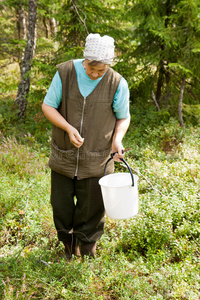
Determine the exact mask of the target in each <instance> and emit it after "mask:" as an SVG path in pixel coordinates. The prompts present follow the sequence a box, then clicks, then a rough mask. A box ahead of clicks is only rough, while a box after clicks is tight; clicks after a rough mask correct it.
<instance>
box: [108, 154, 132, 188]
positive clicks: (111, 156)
mask: <svg viewBox="0 0 200 300" xmlns="http://www.w3.org/2000/svg"><path fill="white" fill-rule="evenodd" d="M116 153H117V152H113V153H111V154H110V158H109V159H108V160H107V162H106V164H105V168H104V176H105V175H106V168H107V165H108V163H109V162H110V161H111V160H112V159H113V157H114V155H115V154H116ZM122 153H123V151H122ZM120 160H121V161H123V163H124V164H125V165H126V166H127V168H128V170H129V172H130V175H131V179H132V186H134V177H133V173H132V171H131V168H130V166H129V165H128V163H127V162H126V161H125V159H124V158H120Z"/></svg>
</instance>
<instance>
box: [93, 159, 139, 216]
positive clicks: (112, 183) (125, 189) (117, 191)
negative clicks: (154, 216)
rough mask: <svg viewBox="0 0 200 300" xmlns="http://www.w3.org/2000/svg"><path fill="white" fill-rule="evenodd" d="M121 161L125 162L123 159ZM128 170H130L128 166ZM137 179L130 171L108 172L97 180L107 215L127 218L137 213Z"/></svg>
mask: <svg viewBox="0 0 200 300" xmlns="http://www.w3.org/2000/svg"><path fill="white" fill-rule="evenodd" d="M123 162H125V163H126V161H125V160H124V159H123ZM126 165H128V164H127V163H126ZM129 171H130V172H131V170H130V167H129ZM137 181H138V176H137V175H133V174H132V172H131V174H130V173H114V174H109V175H106V176H104V177H102V178H101V179H100V180H99V184H100V186H101V191H102V196H103V202H104V207H105V212H106V215H107V216H108V217H110V218H112V219H118V220H119V219H128V218H131V217H133V216H135V215H136V214H137V213H138V188H137Z"/></svg>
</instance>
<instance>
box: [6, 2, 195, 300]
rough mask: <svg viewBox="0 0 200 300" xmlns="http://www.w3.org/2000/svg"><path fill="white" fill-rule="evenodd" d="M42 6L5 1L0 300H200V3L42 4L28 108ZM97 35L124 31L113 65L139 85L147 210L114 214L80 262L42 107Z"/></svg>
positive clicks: (134, 92) (140, 166)
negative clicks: (58, 199) (30, 42)
mask: <svg viewBox="0 0 200 300" xmlns="http://www.w3.org/2000/svg"><path fill="white" fill-rule="evenodd" d="M33 2H36V1H35V0H32V1H27V0H24V1H15V0H4V1H1V2H0V26H1V36H0V68H1V78H0V103H1V105H0V139H1V143H0V177H1V185H0V246H1V249H0V299H3V300H10V299H13V300H14V299H52V300H55V299H75V300H76V299H110V300H114V299H136V300H138V299H140V300H144V299H155V300H158V299H159V300H161V299H168V300H171V299H180V300H181V299H192V300H199V299H200V275H199V274H200V263H199V258H200V214H199V208H200V207H199V200H200V188H199V186H200V168H199V160H200V143H199V136H200V127H199V122H200V105H199V98H200V97H199V96H200V88H199V81H200V73H199V72H200V60H199V58H200V57H199V56H200V55H199V52H200V3H199V0H183V1H178V0H171V1H170V0H165V1H161V0H156V1H155V0H154V1H153V0H149V1H141V0H137V1H136V0H131V1H121V0H120V1H114V0H108V1H101V0H95V1H93V0H88V1H77V0H76V1H75V0H70V1H67V0H66V1H57V0H56V1H51V0H50V1H46V0H39V1H37V39H36V40H35V41H34V42H35V48H34V51H33V59H31V60H30V65H29V66H30V70H29V71H28V72H27V73H26V76H25V78H27V76H29V77H30V90H29V93H28V94H27V96H26V97H25V98H24V99H25V104H27V105H24V106H23V105H22V106H20V105H16V104H18V102H16V99H17V95H18V93H19V89H18V87H19V84H20V82H21V81H22V79H23V78H22V77H23V76H22V74H23V70H22V69H23V67H22V66H23V63H24V60H26V57H27V56H26V55H25V52H26V49H27V47H26V46H27V39H29V38H30V32H29V31H28V20H29V8H30V4H31V3H33ZM88 32H89V33H90V32H93V33H94V32H97V33H100V34H101V35H104V34H108V35H110V36H113V37H114V38H115V44H116V54H117V57H116V60H115V64H114V66H113V68H114V69H115V70H117V71H118V72H120V73H121V74H122V75H123V76H124V77H125V78H126V79H127V81H128V83H129V87H130V93H131V99H130V102H131V125H130V128H129V130H128V132H127V135H126V137H125V138H124V146H125V147H130V148H131V150H130V151H129V152H127V154H126V160H127V161H128V163H129V165H130V166H131V167H132V169H133V170H134V173H136V174H137V175H138V176H139V182H138V188H139V202H140V210H139V214H138V215H137V216H136V217H134V218H132V219H130V220H122V221H115V220H111V219H108V218H107V220H106V227H105V234H104V236H103V237H102V239H101V240H100V241H99V244H98V249H97V257H96V259H95V260H94V259H91V260H89V259H85V260H84V261H82V262H80V261H79V260H78V259H76V258H74V259H73V260H72V262H70V263H69V262H66V260H65V258H64V256H63V247H62V245H61V244H59V243H58V241H57V237H56V232H55V229H54V225H53V220H52V211H51V206H50V203H49V194H50V170H49V168H48V167H47V163H48V157H49V152H50V138H51V124H50V123H49V122H48V121H47V120H46V119H45V118H44V116H43V114H42V112H41V103H42V101H43V98H44V96H45V94H46V91H47V89H48V86H49V84H50V82H51V79H52V77H53V75H54V73H55V71H56V64H58V63H60V62H63V61H65V60H68V59H73V58H80V57H82V51H83V47H84V41H85V38H86V36H87V34H88ZM26 62H27V63H29V62H28V61H26ZM22 107H23V110H24V111H23V114H22V115H21V116H20V117H19V111H20V109H21V108H22ZM180 117H182V120H183V123H181V118H180ZM180 125H181V126H180ZM116 171H122V172H124V171H125V169H124V166H123V165H120V164H118V163H116Z"/></svg>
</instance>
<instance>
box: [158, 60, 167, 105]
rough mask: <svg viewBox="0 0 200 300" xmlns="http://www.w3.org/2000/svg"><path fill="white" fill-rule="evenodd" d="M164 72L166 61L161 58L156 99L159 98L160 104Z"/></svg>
mask: <svg viewBox="0 0 200 300" xmlns="http://www.w3.org/2000/svg"><path fill="white" fill-rule="evenodd" d="M164 73H165V69H164V63H163V61H162V60H161V61H160V64H159V76H158V81H157V89H156V100H157V102H158V104H160V99H161V91H162V86H163V76H164Z"/></svg>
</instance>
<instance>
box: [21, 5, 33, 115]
mask: <svg viewBox="0 0 200 300" xmlns="http://www.w3.org/2000/svg"><path fill="white" fill-rule="evenodd" d="M36 22H37V0H29V14H28V38H27V44H26V48H25V52H24V58H23V61H22V67H21V81H20V84H19V87H18V93H17V98H16V104H17V105H18V109H19V117H20V118H21V117H23V116H24V114H25V111H26V106H27V96H28V93H29V89H30V71H31V60H32V58H33V55H34V52H35V46H36Z"/></svg>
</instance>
